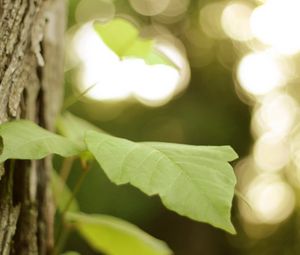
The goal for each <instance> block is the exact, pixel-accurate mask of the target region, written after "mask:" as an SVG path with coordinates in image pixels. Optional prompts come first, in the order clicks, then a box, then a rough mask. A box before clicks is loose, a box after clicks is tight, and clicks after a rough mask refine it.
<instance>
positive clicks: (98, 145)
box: [86, 131, 237, 233]
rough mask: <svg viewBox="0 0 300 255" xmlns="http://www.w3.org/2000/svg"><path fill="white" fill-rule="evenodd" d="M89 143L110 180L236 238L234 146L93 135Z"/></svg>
mask: <svg viewBox="0 0 300 255" xmlns="http://www.w3.org/2000/svg"><path fill="white" fill-rule="evenodd" d="M86 143H87V146H88V149H89V150H90V152H92V154H94V156H95V158H96V160H97V161H98V163H99V164H100V165H101V166H102V168H103V170H104V171H105V173H106V174H107V176H108V177H109V179H110V180H111V181H112V182H114V183H116V184H125V183H131V184H132V185H133V186H135V187H137V188H139V189H140V190H142V191H143V192H145V193H146V194H148V195H155V194H158V195H159V196H160V197H161V199H162V202H163V203H164V205H165V206H166V207H167V208H169V209H171V210H174V211H176V212H177V213H179V214H181V215H184V216H187V217H190V218H191V219H194V220H197V221H202V222H207V223H210V224H211V225H213V226H215V227H218V228H222V229H224V230H226V231H228V232H230V233H235V230H234V227H233V225H232V224H231V221H230V214H231V212H230V211H231V205H232V199H233V195H234V186H235V183H236V178H235V175H234V173H233V170H232V167H231V166H230V164H229V163H228V161H231V160H234V159H235V158H236V157H237V155H236V153H235V152H234V151H233V150H232V149H231V148H230V147H229V146H220V147H217V146H191V145H180V144H168V143H155V142H152V143H134V142H131V141H129V140H126V139H121V138H116V137H113V136H110V135H106V134H101V133H97V132H94V131H89V132H87V136H86Z"/></svg>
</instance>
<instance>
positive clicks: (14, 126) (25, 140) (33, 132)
mask: <svg viewBox="0 0 300 255" xmlns="http://www.w3.org/2000/svg"><path fill="white" fill-rule="evenodd" d="M0 137H2V141H3V151H2V154H1V155H0V163H1V162H4V161H5V160H6V159H41V158H44V157H45V156H47V155H49V154H58V155H60V156H63V157H70V156H74V155H77V154H78V153H80V149H79V148H78V146H76V144H74V143H73V142H71V141H69V140H68V139H66V138H64V137H62V136H59V135H56V134H54V133H51V132H49V131H47V130H45V129H43V128H41V127H39V126H38V125H36V124H34V123H33V122H31V121H27V120H18V121H12V122H6V123H4V124H2V125H0Z"/></svg>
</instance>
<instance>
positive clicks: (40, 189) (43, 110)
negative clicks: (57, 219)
mask: <svg viewBox="0 0 300 255" xmlns="http://www.w3.org/2000/svg"><path fill="white" fill-rule="evenodd" d="M64 4H65V1H64V0H0V123H3V122H5V121H9V120H13V119H18V118H26V119H30V120H33V121H35V122H36V123H38V124H39V125H41V126H44V127H46V128H47V129H50V130H52V129H53V125H54V120H55V116H56V114H57V112H58V109H59V107H60V103H61V98H62V79H63V73H62V71H63V67H62V64H63V48H62V40H63V32H64V27H65V20H64V17H65V8H64ZM0 146H1V139H0ZM50 170H51V160H50V159H49V158H47V159H45V160H40V161H16V162H6V163H5V165H4V166H0V254H1V255H8V254H16V255H23V254H26V255H27V254H30V255H31V254H50V252H51V249H52V246H53V235H52V233H53V231H52V227H53V208H52V203H51V193H50V190H49V185H48V181H49V171H50Z"/></svg>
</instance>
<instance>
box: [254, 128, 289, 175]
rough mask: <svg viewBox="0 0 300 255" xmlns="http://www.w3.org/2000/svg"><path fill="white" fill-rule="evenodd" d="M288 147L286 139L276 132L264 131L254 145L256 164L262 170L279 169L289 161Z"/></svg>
mask: <svg viewBox="0 0 300 255" xmlns="http://www.w3.org/2000/svg"><path fill="white" fill-rule="evenodd" d="M289 155H290V154H289V147H288V143H287V141H286V139H285V138H284V137H282V136H280V135H278V134H276V133H272V132H269V133H266V134H264V135H263V136H261V137H260V138H259V139H258V140H257V141H256V143H255V146H254V158H255V162H256V164H257V165H258V166H259V167H260V169H261V170H263V171H279V170H281V169H282V168H283V167H284V166H285V165H287V163H288V162H289Z"/></svg>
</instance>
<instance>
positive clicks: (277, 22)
mask: <svg viewBox="0 0 300 255" xmlns="http://www.w3.org/2000/svg"><path fill="white" fill-rule="evenodd" d="M299 13H300V1H299V0H269V1H266V3H265V4H264V5H262V6H260V7H258V8H256V9H255V10H254V12H253V14H252V17H251V28H252V31H253V33H254V34H255V36H256V37H257V38H258V39H259V40H261V41H262V42H263V43H265V44H268V45H270V46H272V47H274V48H275V49H276V50H278V51H279V52H281V53H285V54H295V53H297V52H299V51H300V33H299V24H300V15H299Z"/></svg>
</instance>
